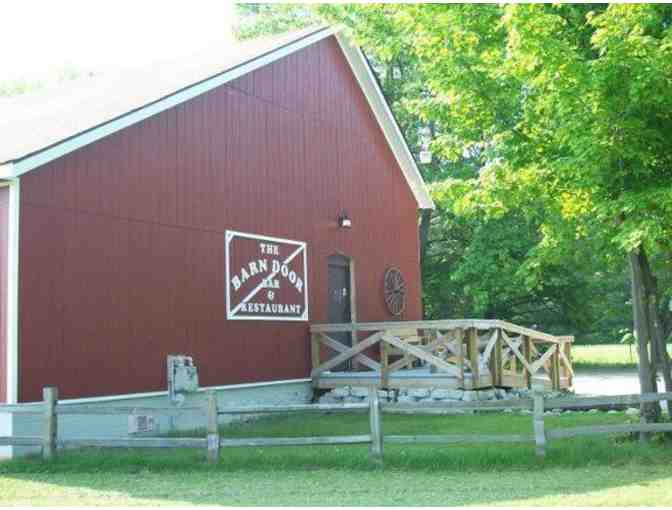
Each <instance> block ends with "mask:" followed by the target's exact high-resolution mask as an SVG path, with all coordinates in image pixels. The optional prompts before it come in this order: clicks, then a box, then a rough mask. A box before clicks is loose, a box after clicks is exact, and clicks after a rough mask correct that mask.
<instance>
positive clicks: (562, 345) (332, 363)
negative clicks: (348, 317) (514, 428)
mask: <svg viewBox="0 0 672 510" xmlns="http://www.w3.org/2000/svg"><path fill="white" fill-rule="evenodd" d="M333 332H350V333H351V337H352V340H353V345H352V346H347V345H344V344H342V343H340V342H338V341H337V340H335V339H333V338H332V337H330V336H329V335H328V333H333ZM311 335H312V362H313V365H312V366H313V369H312V373H311V376H312V379H313V386H314V387H315V388H336V387H339V386H376V387H379V388H385V389H398V388H409V387H416V388H417V387H433V388H446V389H482V388H491V387H509V388H529V387H530V385H531V382H532V380H533V379H534V380H535V381H540V382H544V383H545V385H546V386H547V388H548V389H555V390H560V389H568V388H571V387H572V385H573V381H572V379H573V375H574V371H573V369H572V363H571V345H572V342H573V340H574V338H573V337H571V336H554V335H549V334H547V333H542V332H540V331H535V330H532V329H529V328H524V327H521V326H517V325H515V324H511V323H508V322H504V321H498V320H446V321H413V322H381V323H375V322H371V323H359V324H357V323H353V324H315V325H312V326H311ZM365 335H368V336H365ZM346 362H349V363H350V364H351V369H350V370H346V371H343V370H337V368H338V367H342V366H343V364H344V363H346Z"/></svg>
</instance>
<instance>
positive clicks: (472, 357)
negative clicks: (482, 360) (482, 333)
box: [469, 328, 481, 389]
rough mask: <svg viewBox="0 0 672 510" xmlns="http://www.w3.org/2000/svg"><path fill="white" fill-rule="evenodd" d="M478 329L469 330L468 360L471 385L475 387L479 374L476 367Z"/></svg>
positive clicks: (479, 379) (477, 384) (478, 380)
mask: <svg viewBox="0 0 672 510" xmlns="http://www.w3.org/2000/svg"><path fill="white" fill-rule="evenodd" d="M478 355H479V353H478V330H477V329H476V328H471V329H470V330H469V362H470V366H471V387H472V389H476V388H478V387H479V386H480V382H481V374H480V370H479V367H478Z"/></svg>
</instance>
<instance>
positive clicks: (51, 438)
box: [0, 383, 672, 465]
mask: <svg viewBox="0 0 672 510" xmlns="http://www.w3.org/2000/svg"><path fill="white" fill-rule="evenodd" d="M544 388H545V386H544V384H543V383H540V384H537V383H535V384H533V393H532V395H533V396H532V398H531V399H519V400H489V401H476V402H451V403H445V402H436V403H429V404H425V403H423V404H422V405H420V404H406V403H404V404H400V403H381V402H380V400H379V397H378V390H377V389H376V388H375V387H374V386H371V387H370V389H369V398H368V402H366V403H351V404H333V405H332V404H329V405H326V404H297V405H280V406H239V407H229V406H226V407H218V405H217V398H216V395H215V393H214V392H213V393H210V394H209V395H208V398H207V399H206V403H205V405H204V406H194V407H182V408H172V407H139V406H138V407H130V406H128V407H108V406H101V405H98V406H95V405H86V404H82V405H72V404H67V405H65V404H59V403H58V390H57V389H56V388H51V387H50V388H45V389H44V392H43V395H44V402H43V403H42V405H41V406H30V407H27V406H25V405H24V406H22V405H3V406H0V413H3V412H5V413H20V414H41V415H42V417H43V420H42V430H43V433H42V435H41V436H5V437H2V436H0V446H37V447H41V448H42V456H43V458H44V459H47V460H49V459H52V458H54V457H55V456H56V454H57V451H58V449H63V448H81V447H98V448H203V449H205V451H206V458H207V460H208V461H209V462H213V463H214V462H217V461H218V460H219V457H220V450H221V449H222V448H228V447H271V446H310V445H347V444H368V445H369V453H370V458H371V460H372V462H373V463H374V464H376V465H382V461H383V444H384V443H388V444H395V443H396V444H459V443H462V444H475V443H530V444H534V445H535V450H536V454H537V456H539V457H544V456H545V455H546V446H547V445H548V443H549V441H551V440H555V439H563V438H571V437H577V436H587V435H601V434H620V433H635V432H639V433H653V432H672V423H670V422H665V423H646V422H645V421H642V420H643V419H642V420H640V423H624V424H619V425H590V426H580V427H571V428H553V429H548V428H546V424H545V423H544V411H545V410H548V409H588V408H597V407H604V406H619V405H620V406H623V405H628V406H631V405H639V404H641V403H643V402H658V401H662V400H668V401H670V400H672V393H646V394H634V395H618V396H599V397H558V398H546V397H545V395H544ZM504 409H512V410H513V409H517V410H522V409H528V410H531V411H532V427H531V430H530V433H520V434H490V435H483V434H450V435H413V436H411V435H385V434H384V433H383V421H382V418H381V415H382V414H384V413H389V414H412V415H421V414H451V413H455V411H458V410H461V411H495V410H504ZM367 411H368V414H369V433H368V434H361V435H339V436H314V437H251V438H228V437H222V436H221V435H220V429H219V426H218V417H219V416H220V415H225V414H228V415H266V414H273V413H281V414H291V413H306V412H313V413H325V412H330V413H332V412H350V413H352V412H362V413H365V412H367ZM186 413H201V414H203V415H205V418H206V419H205V423H206V430H207V433H206V436H205V437H143V438H88V439H87V438H76V439H59V438H58V416H59V415H133V414H152V415H164V416H179V415H183V414H186Z"/></svg>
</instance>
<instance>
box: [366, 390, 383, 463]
mask: <svg viewBox="0 0 672 510" xmlns="http://www.w3.org/2000/svg"><path fill="white" fill-rule="evenodd" d="M369 424H370V427H371V446H370V447H369V455H370V457H371V460H372V461H373V463H374V464H375V465H376V466H380V467H382V465H383V428H382V424H381V420H380V400H379V399H378V390H377V389H376V387H375V386H369Z"/></svg>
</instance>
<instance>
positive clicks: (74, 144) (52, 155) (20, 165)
mask: <svg viewBox="0 0 672 510" xmlns="http://www.w3.org/2000/svg"><path fill="white" fill-rule="evenodd" d="M338 30H339V29H338V28H321V29H319V30H317V31H316V32H313V33H312V34H309V35H307V36H304V37H301V38H300V39H297V40H296V41H293V42H290V43H287V44H285V45H283V46H281V47H279V48H277V49H275V50H271V51H269V52H267V53H265V54H263V55H261V56H258V57H255V58H253V59H251V60H249V61H247V62H245V63H242V64H239V65H237V66H235V67H233V68H231V69H228V70H226V71H223V72H222V73H220V74H217V75H215V76H212V77H210V78H206V79H205V80H203V81H200V82H198V83H195V84H193V85H190V86H187V87H185V88H184V89H182V90H179V91H177V92H175V93H173V94H170V95H168V96H164V97H163V98H161V99H158V100H157V101H154V102H152V103H149V104H147V105H144V106H141V107H140V108H137V109H136V110H132V111H130V112H128V113H124V114H123V115H121V116H119V117H117V118H115V119H112V120H110V121H107V122H105V123H103V124H99V125H98V126H96V127H93V128H91V129H88V130H86V131H82V132H80V133H78V134H76V135H74V136H72V137H70V138H67V139H65V140H62V141H60V142H57V143H55V144H54V145H51V146H50V147H46V148H44V149H41V150H39V151H37V152H34V153H32V154H29V155H27V156H24V157H23V158H20V159H17V160H14V161H13V162H11V161H10V162H7V163H5V164H2V163H0V177H4V178H14V177H18V176H20V175H23V174H25V173H26V172H29V171H30V170H33V169H34V168H37V167H40V166H42V165H44V164H46V163H49V162H50V161H53V160H54V159H57V158H59V157H61V156H64V155H66V154H69V153H70V152H73V151H75V150H77V149H79V148H81V147H84V146H86V145H89V144H91V143H93V142H96V141H98V140H100V139H101V138H105V137H106V136H109V135H111V134H113V133H116V132H117V131H120V130H122V129H124V128H127V127H129V126H131V125H133V124H137V123H138V122H141V121H143V120H145V119H147V118H149V117H151V116H153V115H156V114H157V113H161V112H163V111H165V110H168V109H169V108H172V107H173V106H177V105H179V104H181V103H184V102H186V101H189V100H190V99H193V98H194V97H196V96H199V95H201V94H204V93H205V92H208V91H209V90H212V89H214V88H216V87H219V86H220V85H223V84H225V83H227V82H229V81H232V80H235V79H236V78H239V77H240V76H243V75H245V74H248V73H250V72H252V71H255V70H257V69H259V68H260V67H264V66H266V65H268V64H270V63H272V62H275V61H276V60H279V59H281V58H284V57H286V56H287V55H290V54H292V53H294V52H296V51H299V50H301V49H303V48H306V47H307V46H310V45H312V44H314V43H316V42H318V41H321V40H322V39H326V38H327V37H329V36H331V35H334V34H335V33H336V32H337V31H338ZM5 174H7V175H5Z"/></svg>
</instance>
